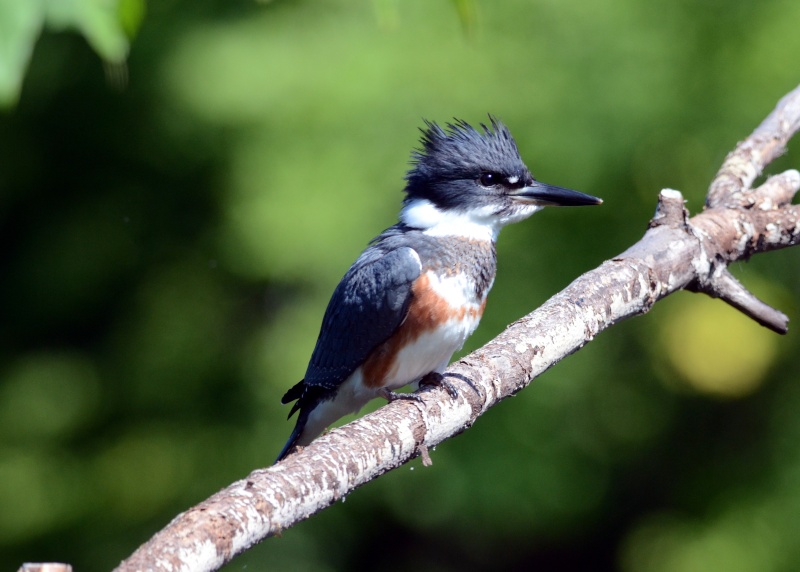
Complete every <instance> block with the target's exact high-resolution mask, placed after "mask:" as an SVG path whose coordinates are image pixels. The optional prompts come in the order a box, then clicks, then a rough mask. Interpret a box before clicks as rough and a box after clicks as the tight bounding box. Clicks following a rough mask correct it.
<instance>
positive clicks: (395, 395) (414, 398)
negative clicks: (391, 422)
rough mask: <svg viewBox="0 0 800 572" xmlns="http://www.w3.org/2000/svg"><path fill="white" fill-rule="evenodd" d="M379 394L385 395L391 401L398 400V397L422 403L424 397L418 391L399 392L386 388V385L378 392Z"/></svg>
mask: <svg viewBox="0 0 800 572" xmlns="http://www.w3.org/2000/svg"><path fill="white" fill-rule="evenodd" d="M378 395H380V396H381V397H383V398H384V399H385V400H386V401H388V402H389V403H391V402H392V401H397V400H398V399H402V400H405V401H419V402H420V403H421V402H422V398H421V397H420V396H419V395H417V394H416V393H397V392H394V391H392V390H391V389H386V388H385V387H384V388H382V389H381V390H380V391H379V392H378Z"/></svg>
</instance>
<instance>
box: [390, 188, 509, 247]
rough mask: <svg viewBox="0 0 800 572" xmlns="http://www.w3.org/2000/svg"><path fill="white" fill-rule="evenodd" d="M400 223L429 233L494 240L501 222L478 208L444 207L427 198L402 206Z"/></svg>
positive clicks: (501, 225)
mask: <svg viewBox="0 0 800 572" xmlns="http://www.w3.org/2000/svg"><path fill="white" fill-rule="evenodd" d="M400 222H402V223H403V224H405V225H406V226H409V227H411V228H417V229H420V230H421V231H423V232H424V233H425V234H427V235H430V236H460V237H463V238H467V239H472V240H481V241H490V242H495V241H496V240H497V235H498V233H499V232H500V229H501V228H502V227H503V224H502V222H501V221H497V220H493V219H492V218H491V217H489V216H486V215H485V214H483V213H480V212H475V211H466V212H454V211H449V210H442V209H440V208H438V207H437V206H436V205H434V204H433V203H432V202H430V201H429V200H427V199H414V200H412V201H409V202H408V203H406V204H405V206H403V210H401V211H400Z"/></svg>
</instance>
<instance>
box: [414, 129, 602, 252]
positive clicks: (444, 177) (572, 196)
mask: <svg viewBox="0 0 800 572" xmlns="http://www.w3.org/2000/svg"><path fill="white" fill-rule="evenodd" d="M489 119H490V120H491V125H490V126H489V127H487V126H486V125H484V124H481V126H480V127H481V130H480V131H479V130H477V129H475V128H474V127H472V126H471V125H469V124H468V123H466V122H465V121H462V120H455V122H454V123H448V124H447V125H446V126H445V128H444V129H443V128H441V127H440V126H439V125H437V124H436V123H432V122H429V121H426V122H425V124H426V128H425V129H422V140H421V144H422V147H421V149H418V150H415V151H414V152H413V154H412V157H411V159H412V165H413V166H412V168H411V169H410V170H409V171H408V173H407V175H406V188H405V192H406V198H405V201H404V207H403V211H402V213H401V217H400V218H401V220H402V221H403V222H404V223H405V224H407V225H408V226H411V227H415V228H421V229H423V230H426V231H428V232H430V233H433V234H461V235H468V236H473V235H474V236H481V237H482V236H484V235H487V233H488V236H489V237H490V238H492V239H494V238H496V236H497V233H498V232H499V230H500V228H502V227H503V226H505V225H506V224H509V223H513V222H517V221H520V220H523V219H525V218H527V217H529V216H530V215H532V214H533V213H535V212H536V211H538V210H540V209H541V208H542V207H544V206H549V205H558V206H579V205H597V204H600V203H601V202H602V200H600V199H598V198H597V197H593V196H590V195H586V194H583V193H579V192H578V191H572V190H569V189H564V188H561V187H554V186H551V185H545V184H544V183H540V182H538V181H536V180H535V179H534V178H533V176H532V175H531V172H530V171H529V170H528V167H526V166H525V163H523V162H522V159H521V158H520V156H519V151H518V150H517V144H516V143H515V142H514V138H513V137H512V136H511V133H510V132H509V131H508V128H507V127H506V126H505V125H503V124H502V123H501V122H500V121H499V120H497V119H495V118H494V117H492V116H490V117H489Z"/></svg>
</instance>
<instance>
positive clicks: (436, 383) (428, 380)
mask: <svg viewBox="0 0 800 572" xmlns="http://www.w3.org/2000/svg"><path fill="white" fill-rule="evenodd" d="M419 386H420V387H423V386H427V387H443V388H444V389H445V391H447V393H449V394H450V397H452V398H453V399H455V398H456V397H458V390H457V389H456V386H455V385H453V384H452V383H450V382H449V381H447V379H445V377H444V376H443V375H442V374H441V373H439V372H438V371H432V372H430V373H429V374H427V375H425V376H423V378H422V379H420V380H419Z"/></svg>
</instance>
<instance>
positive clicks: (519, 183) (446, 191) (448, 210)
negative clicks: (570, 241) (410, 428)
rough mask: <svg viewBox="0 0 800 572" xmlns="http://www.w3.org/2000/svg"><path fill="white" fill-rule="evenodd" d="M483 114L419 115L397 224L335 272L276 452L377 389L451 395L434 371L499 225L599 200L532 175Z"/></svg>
mask: <svg viewBox="0 0 800 572" xmlns="http://www.w3.org/2000/svg"><path fill="white" fill-rule="evenodd" d="M489 118H490V120H491V126H489V127H487V126H486V125H483V124H481V126H480V127H481V129H480V130H478V129H475V128H473V127H471V126H470V125H469V124H467V123H466V122H464V121H461V120H455V122H454V123H452V124H449V123H448V124H447V125H446V126H445V129H443V128H441V127H440V126H439V125H437V124H436V123H431V122H428V121H426V122H425V125H426V127H425V128H424V129H422V130H421V131H422V134H423V135H422V140H421V144H422V148H421V149H418V150H415V151H414V152H413V153H412V157H411V159H412V167H411V169H410V170H409V171H408V173H407V175H406V187H405V193H406V196H405V199H404V201H403V208H402V210H401V211H400V217H399V218H400V222H398V223H397V224H395V225H394V226H392V227H390V228H388V229H386V230H385V231H383V232H382V233H381V234H380V235H378V237H377V238H375V239H374V240H373V241H372V242H371V243H370V246H369V247H367V249H366V250H365V251H364V252H363V253H362V254H361V256H359V258H358V260H356V261H355V263H354V264H353V265H352V266H351V267H350V270H348V271H347V273H346V274H345V275H344V278H342V280H341V282H339V285H338V286H337V287H336V290H335V291H334V293H333V297H332V298H331V301H330V302H329V303H328V309H327V310H326V311H325V317H324V318H323V320H322V328H321V330H320V333H319V337H318V339H317V345H316V347H315V348H314V352H313V354H312V355H311V361H310V363H309V364H308V369H307V370H306V375H305V378H304V379H303V380H302V381H300V382H299V383H298V384H296V385H295V386H294V387H292V388H291V389H289V391H287V392H286V395H284V396H283V399H282V402H283V403H289V402H291V401H294V402H295V403H294V405H293V406H292V409H291V411H290V412H289V417H291V416H292V415H293V414H294V413H295V412H298V411H299V415H298V419H297V425H295V428H294V431H292V434H291V436H290V437H289V440H288V441H287V442H286V445H285V446H284V447H283V450H282V451H281V452H280V454H279V455H278V459H277V460H278V461H280V460H281V459H283V458H284V457H286V455H288V454H289V453H290V452H291V451H292V450H293V449H294V447H296V446H303V445H307V444H308V443H310V442H311V441H312V440H313V439H314V438H315V437H316V436H317V435H319V434H320V433H321V432H322V431H323V430H324V429H325V428H326V427H327V426H328V425H330V424H331V423H333V422H334V421H336V420H337V419H339V418H340V417H342V416H344V415H346V414H348V413H354V412H356V411H358V410H359V409H360V408H361V407H362V406H363V405H364V404H365V403H367V402H368V401H369V400H371V399H373V398H374V397H378V396H382V397H384V398H386V399H388V400H389V401H392V400H394V399H397V398H398V397H401V396H408V394H396V393H394V392H393V391H392V390H394V389H397V388H400V387H403V386H404V385H408V384H410V383H414V382H420V383H423V384H434V385H444V387H445V388H446V389H447V390H448V391H449V392H450V393H451V395H455V394H454V388H453V387H452V386H451V385H450V384H449V383H447V382H446V381H445V380H444V378H443V376H442V372H444V370H445V368H446V367H447V365H448V363H449V361H450V358H451V357H452V355H453V353H454V352H456V351H458V350H459V349H461V346H462V345H463V344H464V341H465V340H466V339H467V338H468V337H469V335H470V334H472V332H473V331H474V330H475V328H476V327H477V325H478V322H479V321H480V319H481V315H482V314H483V309H484V307H485V306H486V296H487V294H488V293H489V289H490V288H491V287H492V283H493V282H494V277H495V268H496V254H495V241H496V240H497V235H498V233H499V232H500V229H501V228H502V227H504V226H505V225H507V224H510V223H514V222H518V221H521V220H523V219H526V218H528V217H529V216H531V215H532V214H533V213H535V212H536V211H538V210H540V209H541V208H542V207H544V206H548V205H561V206H579V205H597V204H600V203H601V202H602V201H601V200H600V199H598V198H596V197H592V196H590V195H585V194H583V193H579V192H577V191H572V190H569V189H563V188H560V187H553V186H550V185H545V184H543V183H540V182H538V181H536V180H534V178H533V176H532V175H531V172H530V171H529V170H528V168H527V167H526V166H525V163H523V162H522V159H521V158H520V156H519V151H518V150H517V145H516V143H515V142H514V139H513V138H512V137H511V133H510V132H509V131H508V128H507V127H506V126H505V125H503V124H502V123H501V122H500V121H498V120H497V119H495V118H494V117H492V116H490V117H489ZM276 462H277V461H276Z"/></svg>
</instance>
